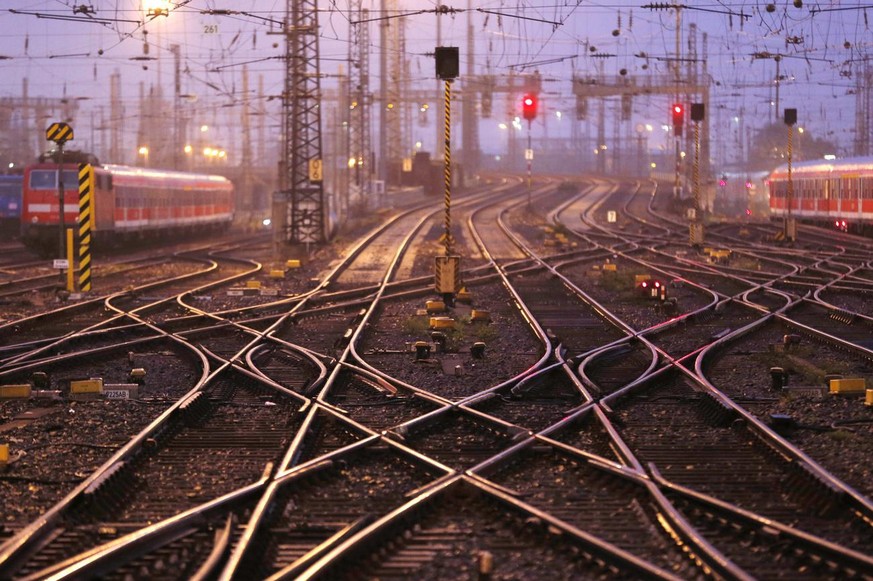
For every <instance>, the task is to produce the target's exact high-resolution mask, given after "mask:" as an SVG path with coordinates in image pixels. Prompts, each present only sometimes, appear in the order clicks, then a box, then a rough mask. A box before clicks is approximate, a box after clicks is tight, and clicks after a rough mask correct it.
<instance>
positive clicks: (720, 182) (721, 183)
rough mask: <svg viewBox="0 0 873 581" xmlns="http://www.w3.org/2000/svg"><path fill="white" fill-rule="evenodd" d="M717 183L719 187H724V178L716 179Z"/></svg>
mask: <svg viewBox="0 0 873 581" xmlns="http://www.w3.org/2000/svg"><path fill="white" fill-rule="evenodd" d="M718 185H720V186H721V187H725V186H726V185H727V182H726V181H725V180H718Z"/></svg>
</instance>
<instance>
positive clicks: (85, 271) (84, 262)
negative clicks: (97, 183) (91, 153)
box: [70, 163, 94, 292]
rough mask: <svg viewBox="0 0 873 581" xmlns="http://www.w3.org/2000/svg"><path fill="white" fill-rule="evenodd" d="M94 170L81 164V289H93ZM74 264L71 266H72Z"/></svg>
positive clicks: (85, 290) (86, 290) (84, 290)
mask: <svg viewBox="0 0 873 581" xmlns="http://www.w3.org/2000/svg"><path fill="white" fill-rule="evenodd" d="M93 175H94V171H93V169H92V167H91V165H90V164H87V163H80V164H79V290H80V291H81V292H88V291H90V290H91V224H92V222H93V216H94V207H93V204H92V203H91V198H92V194H93V191H92V186H93V183H94V180H93ZM72 266H73V265H72V264H71V265H70V267H71V268H72Z"/></svg>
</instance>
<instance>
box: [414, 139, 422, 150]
mask: <svg viewBox="0 0 873 581" xmlns="http://www.w3.org/2000/svg"><path fill="white" fill-rule="evenodd" d="M421 147H422V143H421V142H420V141H416V142H415V149H421Z"/></svg>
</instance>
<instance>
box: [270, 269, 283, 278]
mask: <svg viewBox="0 0 873 581" xmlns="http://www.w3.org/2000/svg"><path fill="white" fill-rule="evenodd" d="M270 278H276V279H283V278H285V271H284V270H282V269H280V268H274V269H273V270H271V271H270Z"/></svg>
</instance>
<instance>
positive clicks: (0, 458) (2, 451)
mask: <svg viewBox="0 0 873 581" xmlns="http://www.w3.org/2000/svg"><path fill="white" fill-rule="evenodd" d="M8 462H9V444H0V465H3V464H7V463H8Z"/></svg>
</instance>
